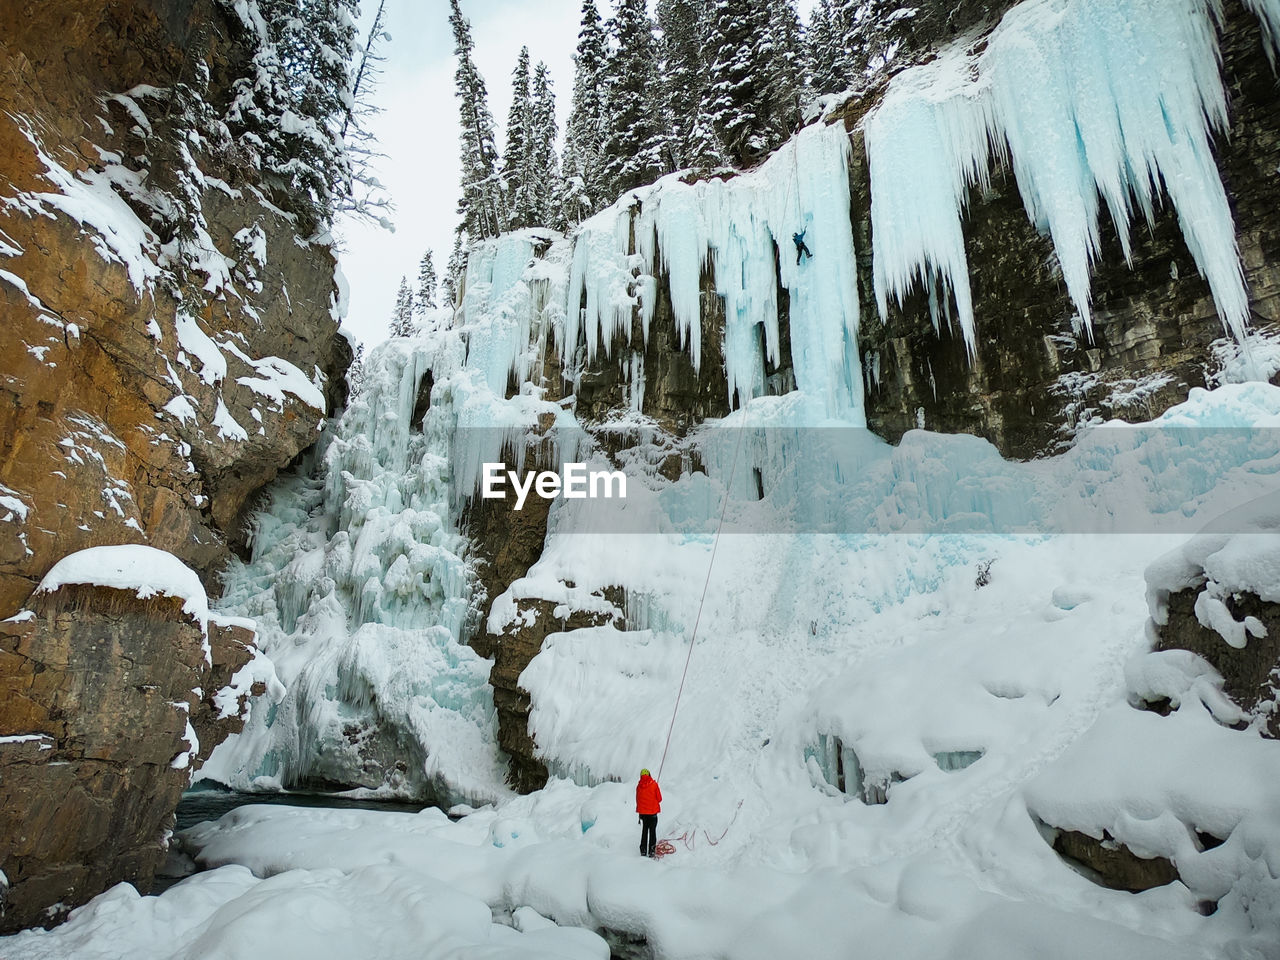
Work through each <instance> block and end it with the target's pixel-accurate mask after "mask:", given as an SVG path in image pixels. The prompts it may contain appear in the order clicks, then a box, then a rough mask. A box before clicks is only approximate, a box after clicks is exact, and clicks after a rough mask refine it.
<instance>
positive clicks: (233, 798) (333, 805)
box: [177, 787, 428, 830]
mask: <svg viewBox="0 0 1280 960" xmlns="http://www.w3.org/2000/svg"><path fill="white" fill-rule="evenodd" d="M249 803H272V804H280V805H282V806H286V807H326V808H330V809H339V810H389V811H392V812H394V813H417V812H418V811H419V810H422V809H423V808H425V807H426V806H428V804H425V803H412V802H409V803H402V802H398V801H394V800H360V799H356V798H352V797H349V796H346V795H344V794H340V793H236V792H235V791H234V790H223V789H219V788H217V787H201V788H199V789H197V790H188V791H187V792H186V793H184V794H183V795H182V800H181V801H180V802H179V803H178V826H177V829H178V830H185V829H187V827H193V826H195V825H196V824H197V823H202V822H204V821H205V820H217V819H218V818H219V817H221V816H222V815H223V814H224V813H226V812H227V811H229V810H234V809H235V808H236V807H242V806H244V805H245V804H249Z"/></svg>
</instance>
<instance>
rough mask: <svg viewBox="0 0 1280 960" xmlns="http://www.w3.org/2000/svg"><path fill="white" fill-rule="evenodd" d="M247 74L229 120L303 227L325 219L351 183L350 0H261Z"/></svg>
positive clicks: (252, 20)
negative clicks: (347, 136) (348, 138)
mask: <svg viewBox="0 0 1280 960" xmlns="http://www.w3.org/2000/svg"><path fill="white" fill-rule="evenodd" d="M257 12H258V14H259V16H258V17H252V16H248V17H245V16H244V15H243V14H242V17H243V18H244V19H245V21H246V25H247V26H249V27H250V28H251V29H252V30H253V31H254V33H255V34H256V37H255V50H254V55H253V60H252V64H251V69H250V71H249V73H248V75H247V76H245V77H242V78H240V79H238V80H236V81H235V82H234V83H233V85H232V103H231V106H230V108H229V110H228V112H227V124H228V128H229V129H230V131H231V132H232V135H233V136H234V137H235V138H236V139H237V141H238V142H239V144H240V146H241V147H242V148H245V149H246V150H247V151H248V152H249V153H250V155H251V156H253V157H254V158H255V159H256V161H257V163H258V164H259V166H260V167H261V168H262V170H263V172H264V174H265V175H266V181H267V182H268V183H269V184H270V185H271V186H273V187H274V188H275V192H276V193H277V195H279V196H280V197H281V200H282V205H283V206H285V207H286V208H287V209H289V210H290V211H291V212H293V213H295V214H296V215H297V216H298V218H299V226H300V229H301V230H302V231H303V232H309V231H312V230H319V229H322V228H324V227H326V226H327V225H328V224H329V223H330V222H331V221H332V218H333V215H334V214H335V213H336V212H337V211H338V210H339V209H340V208H341V206H342V204H343V203H344V202H345V201H346V199H347V198H349V197H350V196H351V194H352V191H353V189H354V177H353V173H352V167H351V161H350V157H349V155H348V153H347V149H346V143H345V140H344V133H345V132H346V130H347V128H348V126H349V121H350V118H351V116H352V111H353V109H354V105H355V98H354V96H353V89H352V74H351V63H352V59H353V57H354V56H355V52H356V46H357V44H356V26H355V16H356V12H357V0H260V2H259V4H258V10H257Z"/></svg>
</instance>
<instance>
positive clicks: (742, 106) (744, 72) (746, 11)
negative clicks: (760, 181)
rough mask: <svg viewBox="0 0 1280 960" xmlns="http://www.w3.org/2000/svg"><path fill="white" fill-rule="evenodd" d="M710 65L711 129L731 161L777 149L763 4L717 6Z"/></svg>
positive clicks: (722, 0)
mask: <svg viewBox="0 0 1280 960" xmlns="http://www.w3.org/2000/svg"><path fill="white" fill-rule="evenodd" d="M714 22H715V28H714V36H715V39H716V46H715V52H714V59H713V61H712V64H711V77H710V79H711V95H710V97H709V113H710V119H711V124H712V126H713V127H714V129H715V130H716V132H717V133H718V134H719V135H720V139H721V141H722V142H723V143H724V145H725V149H726V150H727V151H728V154H729V157H730V158H731V159H732V160H733V161H734V162H735V163H740V164H746V163H751V162H753V161H755V160H758V159H760V158H761V157H763V156H764V155H765V154H766V153H768V152H769V149H770V147H771V146H773V142H774V137H773V136H772V134H771V131H770V130H769V117H768V107H767V99H768V83H769V75H768V60H769V52H770V51H769V48H768V46H767V44H762V43H761V42H760V41H761V40H762V39H764V38H766V37H767V35H768V32H769V11H768V8H767V7H766V6H765V5H764V4H761V3H759V2H758V0H716V7H715V21H714Z"/></svg>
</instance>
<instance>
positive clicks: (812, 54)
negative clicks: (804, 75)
mask: <svg viewBox="0 0 1280 960" xmlns="http://www.w3.org/2000/svg"><path fill="white" fill-rule="evenodd" d="M845 33H846V24H845V20H844V5H843V3H842V2H841V0H834V2H833V0H819V2H818V5H817V6H815V7H814V8H813V11H812V12H811V13H810V14H809V29H808V31H807V32H806V34H805V38H806V40H807V45H808V47H809V71H810V73H809V83H810V85H811V86H812V88H813V91H814V93H818V94H823V93H839V92H840V91H842V90H846V89H848V87H849V63H848V58H847V57H846V56H845V49H844V37H845Z"/></svg>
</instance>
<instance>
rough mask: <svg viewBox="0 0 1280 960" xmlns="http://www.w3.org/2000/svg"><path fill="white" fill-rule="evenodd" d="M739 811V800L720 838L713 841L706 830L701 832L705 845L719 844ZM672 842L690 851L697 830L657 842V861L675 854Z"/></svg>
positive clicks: (695, 838)
mask: <svg viewBox="0 0 1280 960" xmlns="http://www.w3.org/2000/svg"><path fill="white" fill-rule="evenodd" d="M741 809H742V801H741V800H739V801H738V805H737V807H735V808H734V810H733V818H732V819H731V820H730V821H729V824H728V826H726V827H725V828H724V830H723V831H722V832H721V834H720V836H718V837H716V838H715V839H714V840H712V839H711V834H709V833H708V832H707V831H706V830H703V831H702V836H703V838H704V839H705V840H706V841H707V843H709V844H710V845H711V846H713V847H714V846H716V845H717V844H719V843H720V841H721V840H723V839H724V838H725V837H726V836H727V835H728V833H729V827H732V826H733V824H734V822H735V821H736V820H737V819H738V811H740V810H741ZM673 840H677V841H679V842H680V843H683V844H684V848H685V849H686V850H692V849H693V848H694V845H695V844H696V843H697V841H698V828H697V827H694V828H693V829H692V830H686V831H685V832H684V833H682V834H680V836H678V837H667V838H665V839H664V840H661V841H659V843H658V845H657V846H656V847H654V849H653V852H654V854H655V855H656V856H657V858H658V859H659V860H661V859H662V858H663V857H665V856H668V855H669V854H672V853H675V852H676V845H675V844H674V843H672V841H673Z"/></svg>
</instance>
